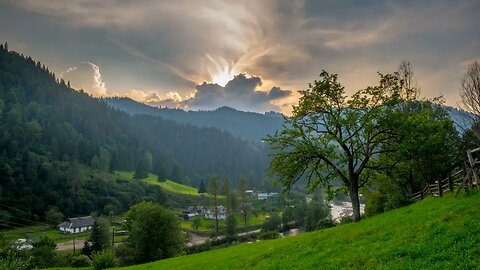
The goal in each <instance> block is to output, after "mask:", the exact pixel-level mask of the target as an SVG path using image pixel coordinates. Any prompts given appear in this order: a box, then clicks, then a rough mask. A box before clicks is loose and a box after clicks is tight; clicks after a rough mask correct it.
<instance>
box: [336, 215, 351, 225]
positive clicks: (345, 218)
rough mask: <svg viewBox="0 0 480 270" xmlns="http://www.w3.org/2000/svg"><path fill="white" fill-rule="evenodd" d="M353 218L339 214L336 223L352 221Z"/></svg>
mask: <svg viewBox="0 0 480 270" xmlns="http://www.w3.org/2000/svg"><path fill="white" fill-rule="evenodd" d="M352 222H353V219H352V217H351V216H349V215H344V214H342V215H340V218H339V219H338V224H347V223H352Z"/></svg>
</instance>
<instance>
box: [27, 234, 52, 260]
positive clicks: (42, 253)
mask: <svg viewBox="0 0 480 270" xmlns="http://www.w3.org/2000/svg"><path fill="white" fill-rule="evenodd" d="M56 247H57V244H56V243H55V241H53V240H52V239H50V238H48V237H46V236H44V237H40V239H39V240H38V241H37V242H34V243H33V248H32V250H31V259H32V264H33V265H35V266H36V267H38V268H47V267H49V266H53V264H54V263H55V258H56V254H55V249H56Z"/></svg>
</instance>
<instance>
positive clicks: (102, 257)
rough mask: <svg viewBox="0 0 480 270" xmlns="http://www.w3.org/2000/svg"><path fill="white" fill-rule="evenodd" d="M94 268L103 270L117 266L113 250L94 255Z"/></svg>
mask: <svg viewBox="0 0 480 270" xmlns="http://www.w3.org/2000/svg"><path fill="white" fill-rule="evenodd" d="M92 266H93V269H94V270H102V269H106V268H109V267H115V266H117V258H116V257H115V252H114V251H113V249H106V250H104V251H102V252H96V253H93V255H92Z"/></svg>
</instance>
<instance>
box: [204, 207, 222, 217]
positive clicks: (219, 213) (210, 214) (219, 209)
mask: <svg viewBox="0 0 480 270" xmlns="http://www.w3.org/2000/svg"><path fill="white" fill-rule="evenodd" d="M217 217H218V219H220V220H225V219H227V209H226V208H225V207H224V206H223V205H219V206H217ZM205 218H206V219H215V207H211V208H209V209H208V210H207V212H206V213H205Z"/></svg>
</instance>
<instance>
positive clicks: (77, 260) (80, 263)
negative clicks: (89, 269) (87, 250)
mask: <svg viewBox="0 0 480 270" xmlns="http://www.w3.org/2000/svg"><path fill="white" fill-rule="evenodd" d="M90 263H91V262H90V259H89V258H88V257H87V256H86V255H77V256H74V257H72V259H71V264H72V266H73V267H86V266H89V265H90Z"/></svg>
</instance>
